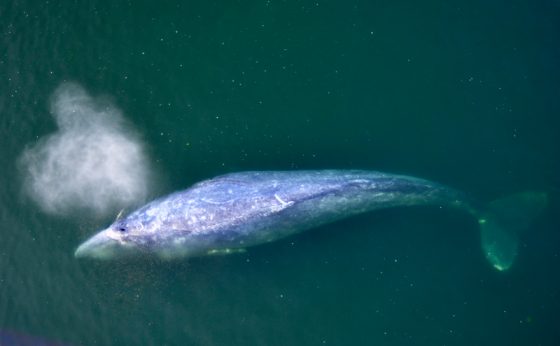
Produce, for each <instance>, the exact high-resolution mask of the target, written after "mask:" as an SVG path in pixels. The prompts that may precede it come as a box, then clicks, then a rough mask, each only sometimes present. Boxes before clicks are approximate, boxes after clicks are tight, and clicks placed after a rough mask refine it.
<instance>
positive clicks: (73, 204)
mask: <svg viewBox="0 0 560 346" xmlns="http://www.w3.org/2000/svg"><path fill="white" fill-rule="evenodd" d="M51 113H52V115H53V117H54V119H55V121H56V124H57V126H58V130H57V131H56V132H55V133H53V134H51V135H49V136H47V137H45V138H42V139H40V140H39V141H38V143H37V144H35V145H33V146H31V147H28V148H26V150H25V151H24V152H23V154H22V155H21V157H20V162H19V164H20V167H21V168H22V169H23V170H24V174H25V178H24V190H25V192H26V193H27V194H28V195H29V196H30V197H31V198H32V199H33V200H34V201H35V202H37V203H38V205H39V206H40V207H41V208H42V209H43V210H44V211H45V212H48V213H52V214H59V215H68V214H70V213H72V212H74V211H78V210H82V211H88V212H91V213H93V214H95V216H105V215H107V214H108V213H115V211H118V209H120V208H124V207H127V206H130V205H133V204H137V203H139V202H142V201H144V200H145V199H146V197H147V195H148V194H149V191H150V188H151V184H150V182H151V181H152V179H151V176H152V173H151V168H150V165H149V163H148V159H147V155H146V152H145V150H144V146H143V144H142V142H141V141H140V137H139V136H138V134H137V133H136V132H135V131H134V130H133V129H132V127H131V126H130V124H128V123H127V122H126V121H125V119H124V117H123V115H122V113H121V112H120V111H119V110H118V109H117V108H116V107H114V106H113V105H112V104H110V103H108V102H106V101H102V100H100V99H95V98H93V97H91V96H90V95H89V94H88V93H87V92H86V91H85V90H84V89H83V88H82V87H81V86H79V85H78V84H75V83H64V84H62V85H61V86H60V87H58V89H57V90H56V91H55V92H54V94H53V97H52V108H51Z"/></svg>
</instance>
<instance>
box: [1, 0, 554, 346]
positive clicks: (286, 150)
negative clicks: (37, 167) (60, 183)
mask: <svg viewBox="0 0 560 346" xmlns="http://www.w3.org/2000/svg"><path fill="white" fill-rule="evenodd" d="M60 3H62V2H60ZM64 3H65V5H59V2H57V1H48V2H34V1H28V2H26V1H15V0H14V1H4V2H2V3H1V4H0V35H1V36H0V78H1V80H2V88H1V89H0V144H1V148H0V167H1V171H2V173H1V174H0V222H1V223H0V330H10V331H16V332H19V333H22V334H27V335H34V336H38V337H41V338H43V339H47V340H55V341H61V342H65V343H68V344H71V345H191V344H192V345H323V344H326V345H365V344H371V345H493V346H495V345H558V344H559V342H560V332H559V329H558V325H559V322H560V318H559V314H558V312H559V309H560V279H559V278H558V271H559V268H560V255H559V254H560V233H559V232H558V230H559V229H560V224H559V222H558V220H557V215H558V212H559V207H558V199H557V197H556V195H557V194H558V192H559V188H560V182H559V179H558V177H559V175H560V164H559V161H558V158H559V154H560V139H559V137H558V136H559V133H560V121H559V120H558V116H559V115H560V84H559V80H560V65H559V63H558V62H559V61H560V45H558V42H559V37H560V20H559V18H560V4H559V3H558V2H557V1H539V2H531V1H491V2H489V1H474V2H473V1H471V2H453V1H452V2H449V1H429V2H422V3H419V2H416V1H409V2H393V1H383V2H379V1H264V0H263V1H233V2H228V1H223V2H212V1H197V2H193V1H190V2H177V3H171V2H165V1H157V2H146V3H148V4H139V3H138V4H137V3H136V2H131V3H130V4H124V3H119V4H117V3H116V2H114V1H105V2H101V1H94V2H87V3H86V2H78V1H76V2H73V3H72V2H71V1H67V2H64ZM64 81H73V82H76V83H79V84H80V85H81V86H82V87H84V88H85V89H86V90H87V91H88V92H90V93H91V94H92V95H94V96H98V95H105V97H108V98H110V99H111V100H112V102H113V104H114V105H115V106H116V107H118V108H119V109H121V110H122V112H123V114H124V116H125V117H126V118H127V119H128V120H129V121H130V122H131V123H132V124H133V126H134V128H135V129H136V131H137V132H138V133H139V134H140V135H141V141H142V143H144V145H146V147H147V148H148V152H149V158H150V160H151V161H150V162H151V164H152V165H153V169H154V170H155V171H157V172H158V173H157V177H158V178H157V181H155V186H156V187H155V188H154V190H152V194H154V195H155V194H159V193H165V192H170V191H174V190H177V189H181V188H185V187H187V186H189V185H191V184H192V183H194V182H196V181H199V180H201V179H205V178H209V177H211V176H214V175H217V174H221V173H225V172H231V171H240V170H249V169H255V170H266V169H320V168H360V169H373V170H382V171H389V172H399V173H406V174H409V175H415V176H420V177H425V178H429V179H432V180H435V181H439V182H442V183H445V184H448V185H451V186H454V187H456V188H458V189H461V190H464V191H467V192H469V193H471V194H472V195H473V196H477V197H479V198H480V199H481V200H490V199H492V198H494V197H497V196H500V195H504V194H507V193H513V192H518V191H522V190H526V189H539V190H544V191H548V192H549V193H550V194H551V204H550V206H549V209H548V210H547V212H545V214H544V215H542V216H541V217H540V218H539V219H538V220H536V223H535V224H533V227H532V228H531V229H530V230H529V231H528V232H526V233H524V234H523V236H522V246H521V249H520V254H519V257H518V260H517V263H516V264H515V265H514V267H513V268H512V269H511V270H510V271H508V272H505V273H499V272H496V271H495V270H493V269H492V268H491V267H490V266H489V265H488V264H487V263H486V262H485V260H484V257H483V255H482V253H481V249H480V245H479V235H478V232H477V225H476V222H475V221H474V220H472V219H470V218H469V217H468V216H466V215H463V214H460V213H454V212H450V211H444V210H439V209H432V208H414V209H395V210H388V211H384V212H379V213H371V214H367V215H362V216H359V217H355V218H352V219H349V220H345V221H342V222H338V223H336V224H332V225H328V226H325V227H321V228H320V229H317V230H314V231H311V232H308V233H305V234H302V235H300V236H297V237H294V238H290V239H287V240H285V241H280V242H277V243H273V244H269V245H266V246H261V247H258V248H254V249H250V251H248V252H247V253H245V254H241V255H235V256H224V257H213V258H201V259H194V260H189V261H177V262H170V263H160V262H157V261H143V262H136V263H134V262H126V263H123V262H106V263H97V262H93V261H78V260H76V259H75V258H74V257H73V252H74V250H75V248H76V246H77V245H78V244H79V243H80V242H81V241H83V240H84V239H85V238H86V237H87V236H89V235H91V234H93V233H94V232H95V231H96V230H98V229H100V228H102V227H104V226H106V225H107V224H108V223H109V222H111V220H112V218H113V216H107V217H94V216H92V215H88V213H85V212H82V213H75V214H73V215H66V216H54V215H51V214H48V213H45V212H43V211H42V210H41V209H40V208H39V207H38V206H37V204H36V203H34V202H33V201H32V200H30V199H29V198H28V197H27V196H25V194H24V193H23V192H22V191H23V188H24V186H23V185H24V184H25V180H24V178H23V177H24V175H25V172H24V171H23V170H22V169H21V167H19V166H18V165H17V162H18V159H19V158H20V156H21V154H22V152H24V150H25V148H26V146H29V145H33V144H34V143H36V142H37V140H38V138H41V137H43V136H46V135H48V134H50V133H52V132H53V131H55V130H56V123H55V122H54V120H53V118H52V116H51V115H50V114H49V102H50V101H49V100H50V99H51V96H52V94H53V92H54V91H55V89H56V88H57V87H58V86H59V85H61V83H63V82H64ZM117 168H118V169H126V167H117ZM117 212H118V210H115V211H114V213H112V215H114V214H116V213H117Z"/></svg>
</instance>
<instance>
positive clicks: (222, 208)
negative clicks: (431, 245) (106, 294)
mask: <svg viewBox="0 0 560 346" xmlns="http://www.w3.org/2000/svg"><path fill="white" fill-rule="evenodd" d="M545 204H546V195H545V194H544V193H538V192H526V193H521V194H516V195H513V196H510V197H506V198H503V199H500V200H497V201H494V202H491V203H489V204H487V205H486V206H484V207H479V206H477V205H475V204H474V203H473V202H472V201H471V200H470V199H469V198H467V197H466V196H465V194H464V193H461V192H459V191H457V190H454V189H452V188H449V187H446V186H444V185H441V184H438V183H435V182H431V181H428V180H424V179H419V178H415V177H410V176H404V175H395V174H387V173H381V172H373V171H358V170H323V171H284V172H274V171H264V172H240V173H232V174H227V175H223V176H219V177H216V178H214V179H210V180H206V181H203V182H200V183H198V184H195V185H194V186H192V187H191V188H189V189H187V190H184V191H180V192H175V193H172V194H170V195H168V196H165V197H162V198H159V199H157V200H155V201H153V202H151V203H149V204H147V205H145V206H143V207H141V208H140V209H138V210H136V211H134V212H132V213H131V214H129V215H128V216H126V217H124V218H120V219H117V220H116V221H115V222H114V223H113V224H112V225H110V226H109V227H108V228H107V229H105V230H102V231H100V232H99V233H97V234H96V235H94V236H93V237H92V238H90V239H89V240H87V241H86V242H84V243H83V244H82V245H80V246H79V247H78V249H77V250H76V252H75V256H76V257H91V258H98V259H112V258H118V257H127V256H134V255H143V254H154V255H157V256H159V257H161V258H166V259H170V258H181V257H194V256H203V255H213V254H228V253H234V252H239V251H244V249H245V248H247V247H250V246H255V245H259V244H263V243H266V242H271V241H275V240H278V239H281V238H285V237H287V236H290V235H293V234H296V233H299V232H301V231H304V230H307V229H310V228H314V227H317V226H320V225H322V224H325V223H329V222H332V221H335V220H338V219H342V218H345V217H348V216H351V215H355V214H359V213H364V212H368V211H372V210H376V209H384V208H390V207H402V206H415V205H432V206H439V207H446V208H455V209H460V210H463V211H465V212H467V213H469V214H471V215H472V216H473V217H475V218H476V219H477V220H478V223H479V227H480V230H481V243H482V249H483V251H484V254H485V256H486V258H487V259H488V261H489V262H490V263H491V264H492V266H494V268H496V269H498V270H506V269H508V268H510V267H511V265H512V264H513V262H514V259H515V257H516V255H517V247H518V236H519V232H520V231H521V230H522V229H524V228H528V227H529V221H530V220H531V219H532V218H534V217H535V216H536V215H537V213H538V212H540V210H542V209H543V208H544V206H545Z"/></svg>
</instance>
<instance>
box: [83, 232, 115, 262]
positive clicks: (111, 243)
mask: <svg viewBox="0 0 560 346" xmlns="http://www.w3.org/2000/svg"><path fill="white" fill-rule="evenodd" d="M114 233H115V232H114V231H111V230H105V231H101V232H99V233H97V234H96V235H94V236H93V237H91V238H89V239H88V240H86V241H85V242H83V243H82V244H81V245H80V246H78V248H77V249H76V251H75V252H74V257H76V258H86V257H88V258H97V259H111V258H113V257H115V255H117V254H118V253H119V252H120V251H119V248H120V247H121V246H122V244H123V240H122V238H121V237H119V235H118V234H114Z"/></svg>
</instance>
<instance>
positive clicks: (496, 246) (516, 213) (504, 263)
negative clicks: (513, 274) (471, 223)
mask: <svg viewBox="0 0 560 346" xmlns="http://www.w3.org/2000/svg"><path fill="white" fill-rule="evenodd" d="M547 202H548V198H547V195H546V193H542V192H534V191H530V192H523V193H518V194H515V195H510V196H506V197H504V198H501V199H498V200H495V201H493V202H491V203H490V204H489V205H488V208H487V209H486V211H485V213H483V214H482V215H481V216H480V217H479V219H478V223H479V225H480V235H481V237H480V238H481V242H482V249H483V251H484V254H485V255H486V259H487V260H488V261H489V262H490V264H492V265H493V266H494V268H496V269H497V270H499V271H504V270H507V269H509V268H510V267H511V265H512V264H513V262H514V260H515V257H516V256H517V248H518V244H519V236H520V233H521V232H523V231H524V230H526V229H527V228H529V226H530V224H531V221H532V220H533V219H534V218H535V217H537V216H538V215H539V214H540V213H541V212H542V210H543V209H544V208H545V207H546V205H547Z"/></svg>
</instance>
